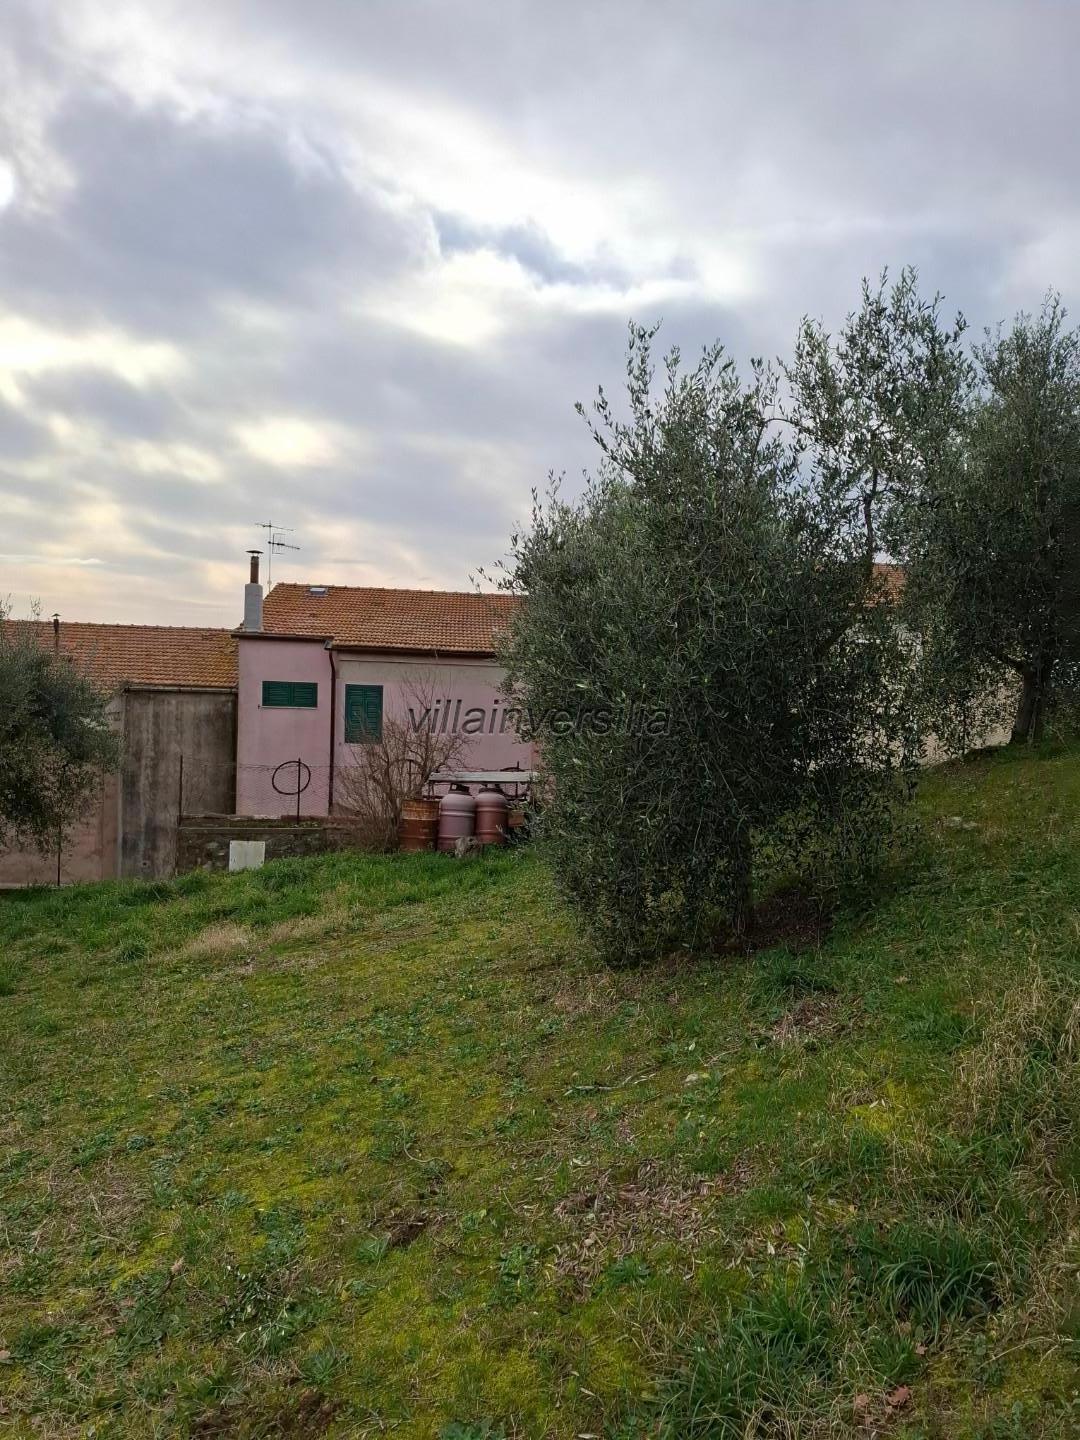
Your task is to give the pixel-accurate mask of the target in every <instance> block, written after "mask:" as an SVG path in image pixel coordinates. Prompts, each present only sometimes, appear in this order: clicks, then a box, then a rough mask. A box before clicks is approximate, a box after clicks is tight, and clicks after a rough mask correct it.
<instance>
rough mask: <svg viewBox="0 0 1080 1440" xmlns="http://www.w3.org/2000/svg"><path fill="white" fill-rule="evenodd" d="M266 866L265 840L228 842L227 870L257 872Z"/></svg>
mask: <svg viewBox="0 0 1080 1440" xmlns="http://www.w3.org/2000/svg"><path fill="white" fill-rule="evenodd" d="M265 864H266V841H265V840H230V841H229V869H230V870H258V868H259V867H260V865H265Z"/></svg>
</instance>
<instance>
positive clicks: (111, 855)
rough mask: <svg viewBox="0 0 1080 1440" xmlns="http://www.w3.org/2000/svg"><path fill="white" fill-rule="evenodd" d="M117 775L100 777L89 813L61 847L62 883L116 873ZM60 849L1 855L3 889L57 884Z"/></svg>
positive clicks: (100, 877) (97, 878) (0, 876)
mask: <svg viewBox="0 0 1080 1440" xmlns="http://www.w3.org/2000/svg"><path fill="white" fill-rule="evenodd" d="M118 789H119V782H118V779H117V777H116V776H115V775H106V776H104V777H103V778H102V780H101V781H100V783H99V785H98V787H97V789H96V790H95V793H94V795H93V797H92V799H91V801H90V804H89V806H88V807H87V810H86V813H85V814H84V815H83V816H82V817H81V818H80V819H79V820H78V821H77V822H76V824H75V825H73V826H72V828H71V833H70V834H69V835H68V836H67V838H66V839H65V840H64V843H63V845H62V846H61V847H60V855H59V860H60V884H61V885H79V884H84V883H85V882H87V881H90V880H107V879H109V878H110V877H111V876H113V875H115V874H116V802H117V794H118ZM56 862H57V853H56V850H55V849H53V850H51V851H49V852H48V853H47V854H45V855H41V854H39V853H38V852H37V851H36V850H9V851H7V852H5V853H4V854H2V855H0V889H3V888H7V887H9V886H20V885H55V884H56V879H57V873H56Z"/></svg>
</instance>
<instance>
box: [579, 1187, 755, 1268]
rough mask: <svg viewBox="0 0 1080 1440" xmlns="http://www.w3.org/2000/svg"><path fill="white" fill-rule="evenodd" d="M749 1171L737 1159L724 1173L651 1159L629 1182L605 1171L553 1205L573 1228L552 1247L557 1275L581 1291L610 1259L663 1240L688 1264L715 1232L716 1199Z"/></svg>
mask: <svg viewBox="0 0 1080 1440" xmlns="http://www.w3.org/2000/svg"><path fill="white" fill-rule="evenodd" d="M749 1173H750V1171H749V1165H748V1164H743V1163H740V1164H739V1165H737V1166H735V1167H734V1168H733V1169H732V1170H730V1171H729V1172H727V1173H726V1174H723V1175H715V1176H708V1177H703V1176H700V1175H687V1174H684V1173H680V1172H679V1171H677V1170H673V1169H672V1167H671V1166H670V1165H669V1164H662V1163H661V1162H659V1161H652V1160H650V1161H647V1162H646V1163H645V1164H643V1165H642V1166H641V1167H640V1168H639V1169H638V1171H637V1174H636V1175H635V1176H634V1177H633V1179H631V1180H626V1181H622V1182H618V1181H616V1180H614V1179H613V1177H612V1175H611V1174H610V1173H608V1174H605V1175H604V1176H603V1177H602V1179H601V1181H600V1183H599V1185H597V1186H596V1188H595V1189H592V1190H579V1191H575V1192H574V1193H573V1194H571V1195H567V1196H566V1197H565V1198H564V1199H562V1200H560V1201H559V1203H558V1204H557V1205H556V1206H555V1216H556V1218H557V1219H558V1220H561V1221H562V1222H563V1223H564V1225H565V1226H566V1228H567V1230H572V1231H573V1234H572V1235H570V1236H568V1238H567V1239H566V1240H565V1241H563V1242H562V1243H561V1244H560V1245H558V1246H557V1248H556V1259H555V1271H556V1274H557V1275H559V1276H561V1277H563V1278H564V1279H567V1280H569V1281H571V1282H572V1283H573V1284H574V1286H575V1287H576V1288H577V1289H579V1290H585V1289H588V1288H589V1286H590V1285H591V1283H592V1282H593V1281H594V1280H595V1279H596V1278H597V1277H598V1276H599V1275H600V1274H601V1273H602V1272H603V1271H604V1270H605V1269H607V1267H608V1266H609V1265H611V1264H612V1263H614V1262H616V1261H619V1260H622V1259H624V1258H625V1257H626V1256H628V1255H631V1254H634V1253H635V1252H640V1251H644V1250H646V1249H647V1248H649V1247H651V1246H652V1245H655V1244H660V1243H665V1242H671V1243H674V1244H677V1245H678V1246H679V1248H680V1251H682V1252H684V1253H685V1255H686V1258H687V1261H688V1263H689V1262H692V1256H693V1253H694V1251H695V1249H696V1248H697V1246H698V1245H699V1244H701V1243H702V1241H704V1240H705V1238H706V1237H707V1236H708V1235H710V1234H711V1233H713V1231H714V1230H715V1225H714V1223H713V1213H712V1212H713V1202H714V1200H715V1199H716V1198H717V1197H718V1196H720V1195H725V1194H730V1193H732V1192H733V1191H736V1190H740V1189H742V1188H743V1187H744V1186H745V1185H746V1184H747V1182H748V1179H749Z"/></svg>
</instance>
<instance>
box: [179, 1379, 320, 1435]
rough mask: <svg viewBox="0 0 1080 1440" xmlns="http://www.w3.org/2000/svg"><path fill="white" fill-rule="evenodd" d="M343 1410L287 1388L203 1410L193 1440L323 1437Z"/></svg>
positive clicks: (312, 1394)
mask: <svg viewBox="0 0 1080 1440" xmlns="http://www.w3.org/2000/svg"><path fill="white" fill-rule="evenodd" d="M340 1409H341V1404H340V1402H338V1401H335V1400H330V1399H328V1398H327V1396H325V1395H323V1394H322V1393H321V1392H320V1391H318V1390H314V1389H311V1388H304V1389H295V1390H294V1391H293V1392H292V1393H290V1390H289V1389H288V1388H286V1387H282V1388H281V1389H280V1390H278V1391H276V1392H274V1393H272V1394H270V1395H266V1396H263V1397H251V1398H250V1399H247V1400H241V1401H232V1402H230V1403H228V1404H224V1405H218V1406H217V1407H216V1408H215V1409H213V1410H206V1411H204V1412H203V1413H202V1414H201V1415H200V1416H199V1417H198V1418H197V1419H196V1420H195V1422H194V1424H193V1425H192V1427H191V1432H190V1433H191V1435H192V1437H193V1440H218V1437H228V1440H256V1437H259V1440H261V1437H263V1436H271V1435H273V1436H287V1437H296V1440H301V1437H305V1436H310V1435H322V1434H323V1433H324V1432H325V1431H326V1430H328V1429H329V1427H330V1425H331V1424H332V1423H333V1420H334V1417H335V1416H336V1415H337V1413H338V1411H339V1410H340Z"/></svg>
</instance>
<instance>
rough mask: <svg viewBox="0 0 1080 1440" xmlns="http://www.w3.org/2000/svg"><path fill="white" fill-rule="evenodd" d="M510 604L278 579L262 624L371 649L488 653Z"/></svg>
mask: <svg viewBox="0 0 1080 1440" xmlns="http://www.w3.org/2000/svg"><path fill="white" fill-rule="evenodd" d="M517 605H518V600H517V597H516V596H513V595H505V594H494V595H491V594H486V595H479V594H476V593H473V592H468V591H459V592H453V591H445V590H381V589H373V588H369V587H367V586H354V585H291V584H282V585H275V586H274V588H273V589H272V590H271V591H270V593H269V595H267V597H266V600H265V602H264V605H263V631H264V633H266V634H270V635H329V636H331V637H332V638H333V639H334V641H335V642H336V643H337V644H339V645H356V646H362V647H364V648H367V649H372V650H417V651H425V652H429V651H433V650H437V651H440V652H441V653H444V654H453V653H458V654H485V655H490V654H493V653H494V651H495V645H496V638H497V636H498V634H499V632H500V631H501V630H504V629H505V628H506V626H507V625H508V624H509V622H510V617H511V616H512V615H513V613H514V610H515V609H516V608H517Z"/></svg>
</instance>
